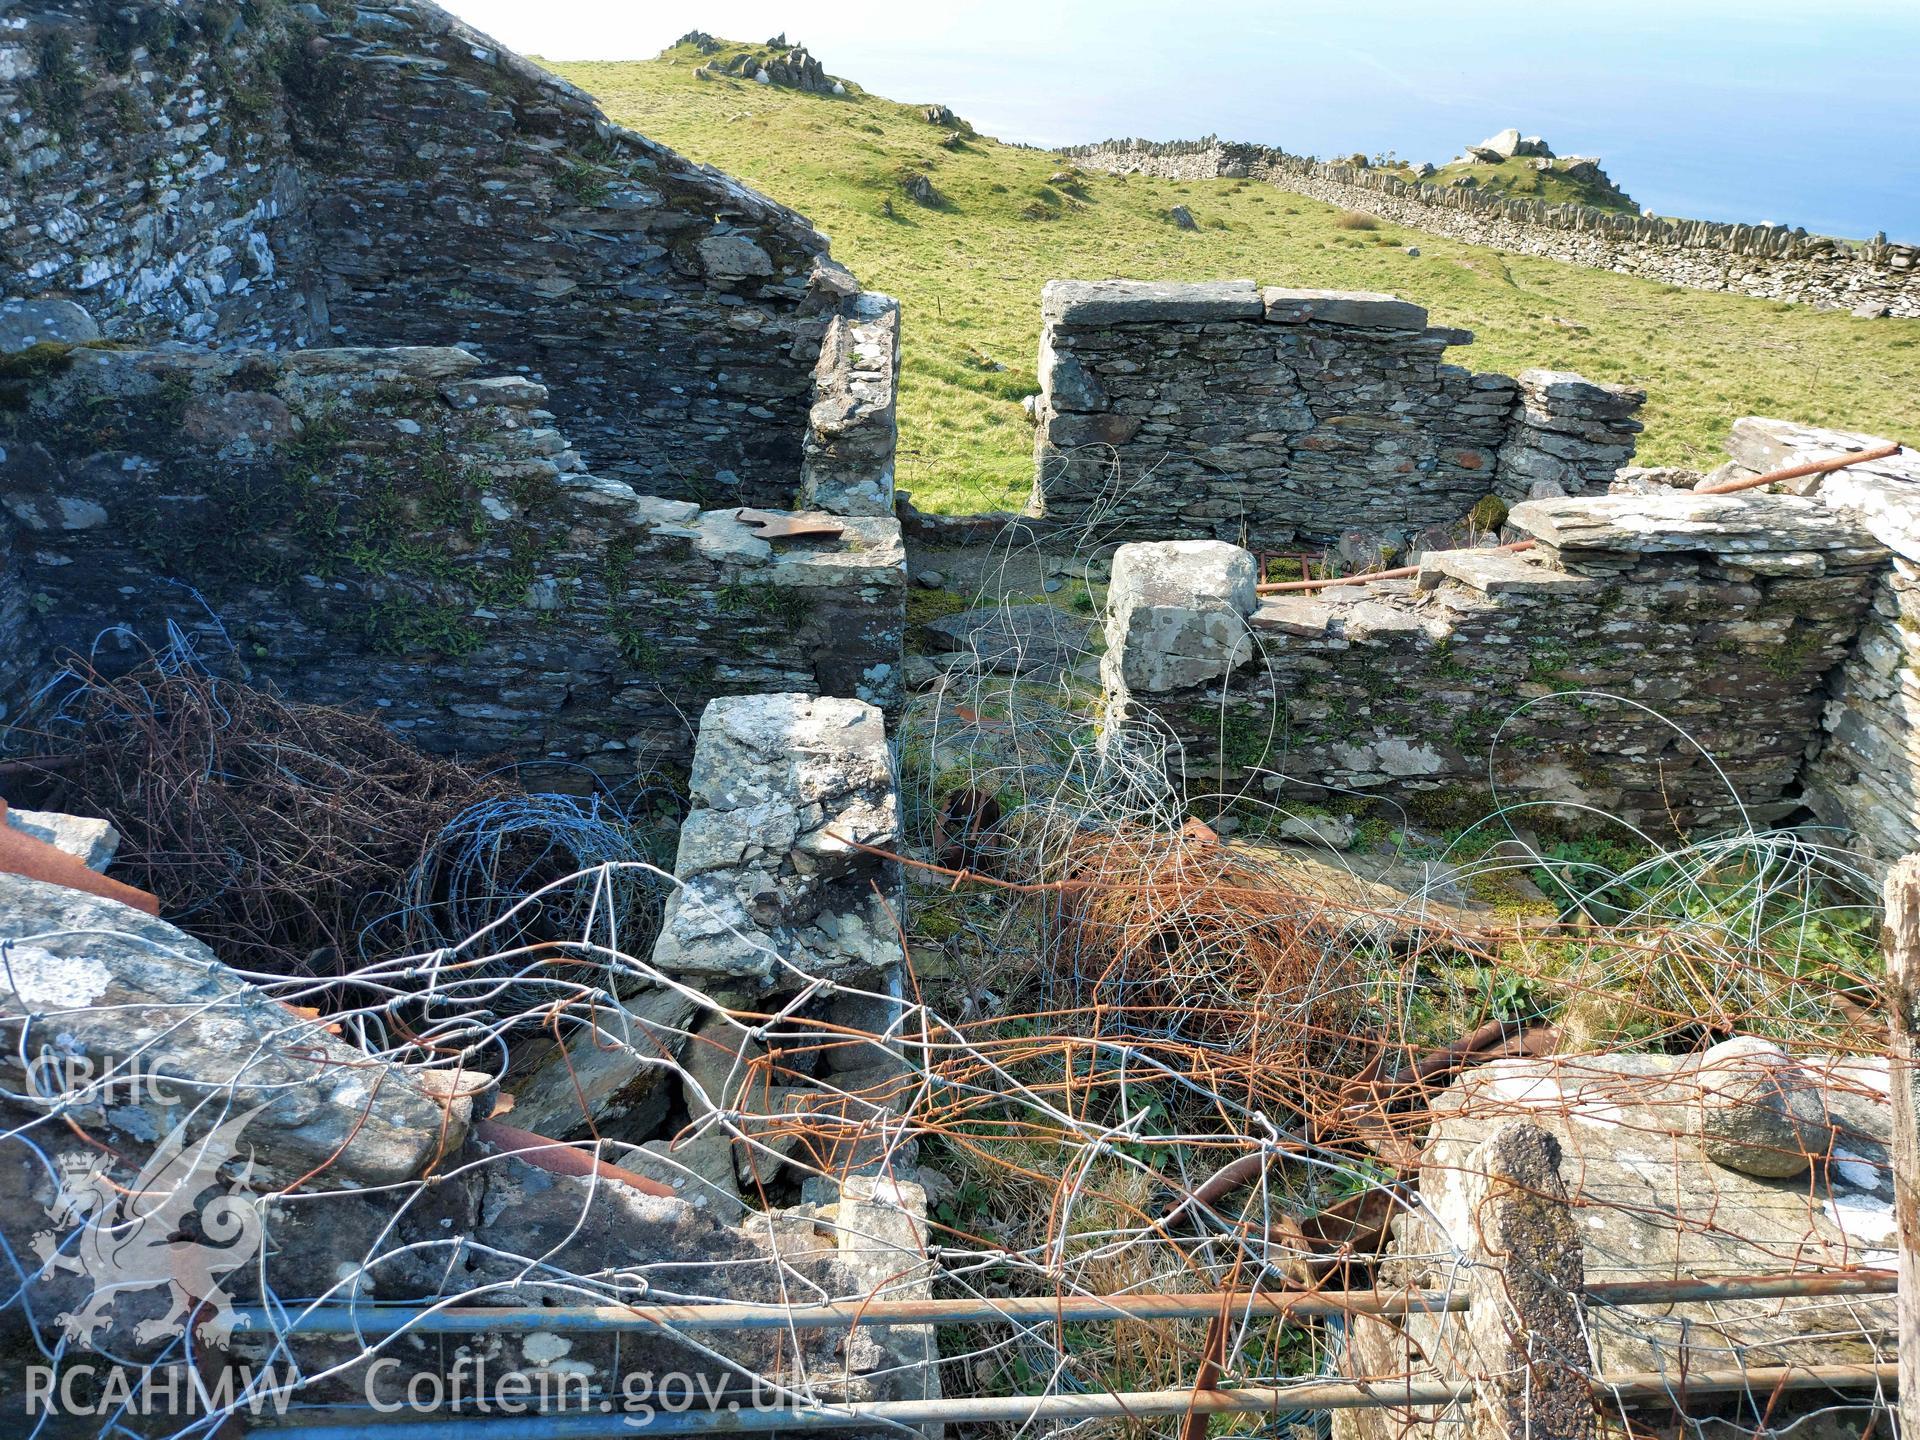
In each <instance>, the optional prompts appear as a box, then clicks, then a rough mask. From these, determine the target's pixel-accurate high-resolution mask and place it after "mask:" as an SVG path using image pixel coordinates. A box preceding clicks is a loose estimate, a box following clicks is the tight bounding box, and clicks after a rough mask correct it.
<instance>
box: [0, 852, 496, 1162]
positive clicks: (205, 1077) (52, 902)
mask: <svg viewBox="0 0 1920 1440" xmlns="http://www.w3.org/2000/svg"><path fill="white" fill-rule="evenodd" d="M0 938H5V939H8V940H11V941H12V942H13V943H12V944H11V945H10V947H9V948H8V952H7V963H6V965H5V967H4V968H3V969H0V1031H4V1032H6V1033H7V1037H8V1039H7V1045H6V1052H7V1054H8V1055H9V1056H19V1055H28V1056H38V1055H40V1054H41V1052H42V1051H43V1050H44V1051H47V1052H49V1053H56V1054H65V1055H69V1056H73V1057H83V1056H84V1057H89V1058H90V1059H91V1060H92V1062H93V1063H94V1065H95V1066H96V1068H97V1070H98V1071H99V1072H101V1075H104V1074H106V1073H113V1074H117V1075H119V1076H121V1077H122V1079H121V1081H120V1083H119V1085H118V1087H117V1088H116V1087H114V1086H110V1085H109V1084H107V1083H95V1082H98V1081H100V1078H101V1077H100V1076H98V1075H97V1076H96V1077H95V1080H94V1081H92V1082H81V1083H80V1084H78V1085H76V1086H74V1087H72V1091H73V1093H64V1094H63V1093H62V1092H63V1091H65V1090H67V1089H68V1087H66V1086H65V1084H64V1082H63V1081H62V1080H60V1079H58V1078H57V1077H56V1076H55V1075H52V1074H49V1073H45V1072H37V1075H38V1079H37V1081H36V1082H34V1083H35V1084H38V1085H42V1086H44V1085H46V1084H48V1083H52V1084H53V1085H54V1087H55V1088H54V1089H53V1090H52V1091H51V1093H49V1094H48V1096H47V1098H48V1101H49V1104H52V1103H53V1102H55V1101H62V1100H64V1101H66V1102H68V1103H71V1104H73V1105H75V1107H76V1108H75V1110H74V1111H73V1113H74V1115H75V1118H76V1119H77V1120H78V1121H79V1122H80V1123H82V1124H83V1125H86V1126H88V1127H90V1128H94V1129H98V1130H101V1131H103V1132H105V1133H108V1134H111V1135H116V1136H119V1137H121V1138H122V1140H123V1141H124V1142H130V1143H133V1144H136V1145H151V1144H154V1143H156V1142H158V1141H160V1140H161V1139H162V1137H164V1136H166V1135H167V1134H168V1133H169V1132H171V1131H173V1130H174V1129H175V1128H176V1127H178V1126H181V1125H185V1126H186V1127H187V1129H186V1133H187V1134H188V1135H189V1136H193V1137H199V1136H202V1135H206V1134H207V1133H209V1132H210V1131H211V1130H212V1129H213V1128H214V1126H215V1124H216V1123H225V1122H230V1121H236V1120H238V1119H239V1117H241V1116H243V1115H244V1116H250V1117H251V1118H250V1119H248V1120H247V1121H246V1122H245V1126H244V1133H243V1134H242V1135H241V1136H240V1139H241V1141H242V1143H243V1145H244V1146H246V1147H251V1149H252V1150H253V1152H254V1157H255V1160H256V1162H257V1163H258V1165H259V1166H260V1170H261V1173H262V1175H263V1176H265V1177H269V1178H274V1179H278V1180H279V1181H280V1182H281V1183H288V1182H291V1181H293V1180H297V1179H301V1178H303V1177H310V1178H309V1179H308V1185H309V1186H310V1187H318V1188H320V1189H337V1188H341V1187H347V1188H351V1187H354V1186H358V1185H392V1184H397V1183H400V1182H402V1181H406V1180H411V1179H412V1178H414V1177H415V1176H416V1175H418V1174H419V1173H420V1172H421V1171H422V1170H423V1169H424V1168H425V1167H426V1166H427V1164H428V1163H429V1162H430V1161H432V1160H434V1159H435V1158H436V1157H438V1156H440V1155H442V1154H444V1153H447V1152H449V1151H451V1150H453V1149H457V1148H458V1147H459V1144H460V1140H461V1137H462V1136H463V1135H464V1134H465V1133H466V1127H467V1122H468V1119H469V1114H468V1108H469V1107H467V1105H466V1104H465V1102H463V1101H458V1100H441V1099H436V1098H435V1097H434V1096H433V1095H432V1094H430V1093H429V1091H428V1089H427V1088H426V1087H425V1086H423V1085H422V1084H420V1083H418V1082H417V1081H416V1080H415V1078H414V1077H413V1076H411V1075H410V1074H409V1073H408V1072H407V1071H406V1070H405V1069H404V1068H402V1067H400V1066H396V1065H390V1064H387V1063H386V1062H384V1061H380V1060H376V1059H374V1058H373V1057H371V1056H369V1055H367V1054H366V1053H365V1052H363V1051H359V1050H356V1049H354V1048H353V1047H352V1046H349V1045H346V1044H343V1043H341V1042H340V1041H339V1040H338V1039H336V1038H334V1037H333V1036H332V1035H331V1034H329V1033H328V1030H327V1027H326V1025H325V1024H324V1022H322V1021H319V1020H316V1019H312V1018H308V1017H305V1016H303V1015H301V1014H300V1013H298V1012H296V1011H294V1010H292V1009H290V1008H288V1007H287V1006H285V1005H282V1004H280V1003H279V1002H278V1001H276V1000H274V999H272V998H271V997H269V996H268V995H267V994H266V993H265V992H263V991H261V990H259V989H256V988H255V987H254V986H252V985H250V984H248V983H247V982H246V981H245V980H243V979H242V978H241V977H240V976H239V975H238V974H236V973H235V972H234V971H232V970H230V969H228V968H227V967H226V966H225V965H222V964H221V963H220V962H219V961H218V960H216V959H214V957H213V954H212V952H211V951H209V950H208V949H207V947H206V946H204V945H202V944H201V943H200V942H199V941H197V940H195V939H193V938H192V937H190V936H188V935H186V934H184V933H183V932H181V931H179V930H177V929H175V928H174V927H173V926H171V925H169V924H167V923H166V922H164V921H162V920H156V919H153V918H151V917H149V916H147V915H144V914H142V913H141V912H139V911H137V910H132V909H129V908H128V907H127V906H125V905H121V904H118V903H117V902H115V901H112V900H104V899H101V898H99V897H97V896H93V895H87V894H83V893H81V892H80V891H77V890H68V889H65V888H64V887H61V886H58V885H49V884H44V883H42V882H40V881H37V880H28V879H24V878H22V877H20V876H18V875H10V874H4V873H0ZM135 1066H137V1067H138V1070H139V1073H140V1074H141V1075H142V1076H156V1077H165V1083H164V1084H156V1085H142V1086H133V1085H130V1084H127V1083H126V1077H128V1076H130V1075H131V1074H132V1073H133V1067H135ZM8 1088H9V1089H11V1090H13V1091H14V1092H15V1093H22V1092H23V1091H26V1090H28V1089H30V1088H32V1086H30V1085H29V1083H28V1082H27V1081H26V1079H25V1078H24V1077H21V1076H18V1075H16V1076H14V1077H13V1078H12V1079H11V1080H10V1081H9V1082H8ZM210 1098H211V1099H212V1101H213V1103H211V1104H203V1103H202V1102H203V1101H207V1100H209V1099H210Z"/></svg>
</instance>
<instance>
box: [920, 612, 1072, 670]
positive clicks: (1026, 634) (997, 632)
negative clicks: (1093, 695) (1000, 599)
mask: <svg viewBox="0 0 1920 1440" xmlns="http://www.w3.org/2000/svg"><path fill="white" fill-rule="evenodd" d="M1093 625H1094V621H1093V618H1092V617H1091V616H1081V615H1074V614H1070V613H1069V612H1067V611H1065V610H1062V609H1060V608H1059V607H1058V606H1055V605H988V606H983V607H981V608H980V609H977V610H968V611H965V612H963V613H962V614H959V615H947V616H943V617H942V618H940V619H938V620H933V621H930V622H928V625H927V628H928V629H929V630H932V631H934V632H935V633H936V634H939V635H943V636H945V637H946V638H947V639H949V640H951V641H952V642H953V643H954V645H955V646H956V647H957V648H958V650H959V651H960V652H961V653H962V654H964V655H966V656H968V657H969V659H970V661H971V663H973V664H975V665H978V666H980V667H981V668H983V669H986V670H993V671H997V672H999V673H1001V674H1005V675H1019V676H1023V677H1025V678H1027V679H1029V680H1041V681H1046V680H1054V679H1057V678H1059V676H1060V675H1061V674H1062V673H1064V672H1065V671H1067V670H1069V669H1071V668H1072V667H1073V666H1074V665H1075V664H1077V663H1078V662H1079V661H1081V660H1083V659H1085V658H1086V656H1087V654H1088V653H1089V641H1090V638H1091V636H1092V634H1093Z"/></svg>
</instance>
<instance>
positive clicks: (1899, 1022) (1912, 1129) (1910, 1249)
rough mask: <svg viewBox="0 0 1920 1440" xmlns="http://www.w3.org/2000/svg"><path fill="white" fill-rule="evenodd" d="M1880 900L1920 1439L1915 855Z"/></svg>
mask: <svg viewBox="0 0 1920 1440" xmlns="http://www.w3.org/2000/svg"><path fill="white" fill-rule="evenodd" d="M1881 898H1882V899H1883V900H1884V901H1885V905H1886V929H1885V931H1884V932H1883V935H1884V942H1885V949H1886V955H1887V989H1886V996H1887V1013H1888V1015H1889V1017H1890V1018H1891V1020H1892V1026H1891V1031H1892V1041H1893V1044H1892V1047H1891V1049H1892V1054H1891V1055H1890V1057H1889V1063H1890V1065H1891V1067H1892V1071H1891V1073H1890V1074H1889V1075H1888V1077H1887V1079H1888V1082H1889V1083H1888V1092H1889V1099H1890V1100H1891V1101H1892V1103H1893V1218H1894V1226H1895V1230H1896V1232H1897V1234H1898V1235H1899V1243H1900V1260H1899V1265H1900V1313H1899V1321H1900V1331H1899V1333H1900V1334H1901V1335H1903V1336H1905V1337H1907V1342H1908V1343H1906V1344H1903V1345H1901V1347H1900V1384H1901V1389H1900V1433H1901V1434H1902V1435H1906V1436H1916V1435H1920V1339H1915V1338H1914V1337H1916V1336H1920V1068H1916V1062H1920V855H1908V856H1906V857H1905V858H1904V859H1902V860H1899V861H1896V862H1895V863H1894V866H1893V868H1892V869H1891V870H1889V871H1888V872H1887V880H1886V885H1885V887H1884V889H1883V891H1882V896H1881Z"/></svg>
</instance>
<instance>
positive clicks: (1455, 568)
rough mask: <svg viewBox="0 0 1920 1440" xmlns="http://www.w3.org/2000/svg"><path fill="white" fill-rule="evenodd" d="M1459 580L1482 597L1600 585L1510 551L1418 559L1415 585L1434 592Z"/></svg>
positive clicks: (1439, 552)
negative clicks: (1446, 584) (1450, 582)
mask: <svg viewBox="0 0 1920 1440" xmlns="http://www.w3.org/2000/svg"><path fill="white" fill-rule="evenodd" d="M1447 580H1458V581H1459V582H1460V583H1461V584H1462V585H1465V586H1467V587H1468V588H1469V589H1473V590H1478V591H1480V592H1481V594H1483V595H1505V594H1512V593H1515V592H1524V591H1529V590H1531V591H1554V592H1560V593H1564V592H1566V591H1569V590H1591V589H1592V588H1594V586H1595V585H1597V584H1598V583H1599V582H1598V581H1595V580H1593V579H1591V578H1589V577H1587V576H1585V575H1569V574H1568V573H1567V572H1566V571H1564V570H1555V569H1554V568H1553V567H1552V566H1550V565H1547V564H1544V563H1543V562H1542V561H1540V560H1536V559H1532V558H1529V556H1528V555H1527V554H1526V553H1525V552H1522V553H1519V554H1516V553H1514V552H1513V551H1511V550H1429V551H1427V553H1426V554H1424V555H1422V556H1421V557H1420V574H1419V576H1418V577H1417V579H1416V581H1415V584H1416V586H1417V587H1418V588H1419V589H1421V590H1437V589H1439V588H1440V585H1441V583H1442V582H1443V581H1447Z"/></svg>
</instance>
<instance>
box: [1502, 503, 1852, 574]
mask: <svg viewBox="0 0 1920 1440" xmlns="http://www.w3.org/2000/svg"><path fill="white" fill-rule="evenodd" d="M1507 524H1508V525H1509V526H1511V527H1512V528H1513V529H1514V530H1517V531H1519V532H1520V533H1521V534H1522V535H1531V536H1533V537H1535V538H1537V539H1538V540H1539V541H1540V543H1541V544H1543V545H1545V546H1548V547H1550V548H1552V549H1555V550H1561V551H1566V550H1612V551H1619V552H1624V553H1628V554H1640V555H1654V554H1679V553H1683V552H1687V551H1706V552H1707V553H1709V554H1712V555H1717V556H1733V557H1739V558H1741V559H1742V560H1743V562H1744V561H1745V560H1747V559H1750V558H1751V557H1755V556H1762V555H1786V554H1803V555H1810V556H1825V557H1828V558H1829V559H1831V560H1833V561H1835V562H1839V563H1847V562H1850V561H1868V560H1871V559H1872V558H1873V556H1874V555H1875V554H1876V553H1877V552H1878V551H1879V550H1880V547H1879V546H1878V545H1877V544H1876V543H1875V542H1874V539H1873V537H1872V536H1871V535H1869V534H1868V533H1867V532H1866V531H1865V530H1864V529H1862V528H1861V527H1860V526H1859V525H1858V524H1856V523H1854V522H1853V521H1851V520H1849V519H1846V518H1843V517H1842V516H1839V515H1836V514H1835V513H1834V512H1833V511H1831V510H1830V509H1828V508H1827V507H1826V506H1825V505H1822V504H1821V503H1820V502H1819V501H1817V500H1809V499H1805V498H1803V497H1801V496H1798V495H1754V494H1733V495H1702V494H1698V493H1696V492H1694V491H1688V490H1677V491H1669V492H1667V493H1666V494H1663V495H1597V496H1596V495H1569V496H1565V497H1562V498H1559V499H1553V500H1528V501H1525V502H1524V503H1522V504H1519V505H1516V506H1514V507H1513V510H1512V511H1511V512H1510V513H1509V514H1508V516H1507Z"/></svg>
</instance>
